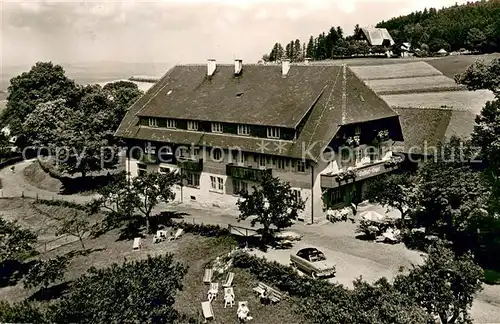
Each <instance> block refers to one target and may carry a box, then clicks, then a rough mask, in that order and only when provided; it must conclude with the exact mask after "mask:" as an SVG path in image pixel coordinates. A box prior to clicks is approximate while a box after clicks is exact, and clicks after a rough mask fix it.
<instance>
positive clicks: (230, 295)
mask: <svg viewBox="0 0 500 324" xmlns="http://www.w3.org/2000/svg"><path fill="white" fill-rule="evenodd" d="M228 305H229V306H231V307H233V305H234V291H233V288H232V287H231V288H224V308H226V307H227V306H228Z"/></svg>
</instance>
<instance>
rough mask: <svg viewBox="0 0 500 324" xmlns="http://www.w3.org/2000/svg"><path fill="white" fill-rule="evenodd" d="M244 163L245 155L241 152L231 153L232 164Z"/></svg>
mask: <svg viewBox="0 0 500 324" xmlns="http://www.w3.org/2000/svg"><path fill="white" fill-rule="evenodd" d="M245 161H246V157H245V153H243V152H242V151H239V150H238V151H233V152H232V162H233V163H235V164H237V165H244V164H245Z"/></svg>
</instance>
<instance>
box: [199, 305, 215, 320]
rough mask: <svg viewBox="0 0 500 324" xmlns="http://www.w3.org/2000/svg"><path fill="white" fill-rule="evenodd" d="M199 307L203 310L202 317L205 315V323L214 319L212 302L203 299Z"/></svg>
mask: <svg viewBox="0 0 500 324" xmlns="http://www.w3.org/2000/svg"><path fill="white" fill-rule="evenodd" d="M201 309H202V311H203V317H205V323H206V322H207V320H209V319H210V320H213V319H214V311H213V310H212V303H210V302H209V301H204V302H202V303H201Z"/></svg>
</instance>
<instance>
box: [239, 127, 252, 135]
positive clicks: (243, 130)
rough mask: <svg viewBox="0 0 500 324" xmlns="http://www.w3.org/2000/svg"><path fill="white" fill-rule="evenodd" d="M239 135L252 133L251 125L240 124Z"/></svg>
mask: <svg viewBox="0 0 500 324" xmlns="http://www.w3.org/2000/svg"><path fill="white" fill-rule="evenodd" d="M238 135H244V136H248V135H250V125H238Z"/></svg>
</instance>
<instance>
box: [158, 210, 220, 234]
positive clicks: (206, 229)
mask: <svg viewBox="0 0 500 324" xmlns="http://www.w3.org/2000/svg"><path fill="white" fill-rule="evenodd" d="M159 225H164V226H166V227H173V228H175V229H178V228H182V229H183V230H184V232H186V233H191V234H194V235H201V236H207V237H213V236H215V237H218V236H224V235H229V234H230V233H229V230H228V229H227V228H224V227H221V226H219V225H211V224H203V223H201V224H196V223H188V222H185V221H175V220H173V219H172V217H171V216H170V215H169V213H168V212H162V213H160V214H158V215H155V216H153V217H151V228H158V226H159Z"/></svg>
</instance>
